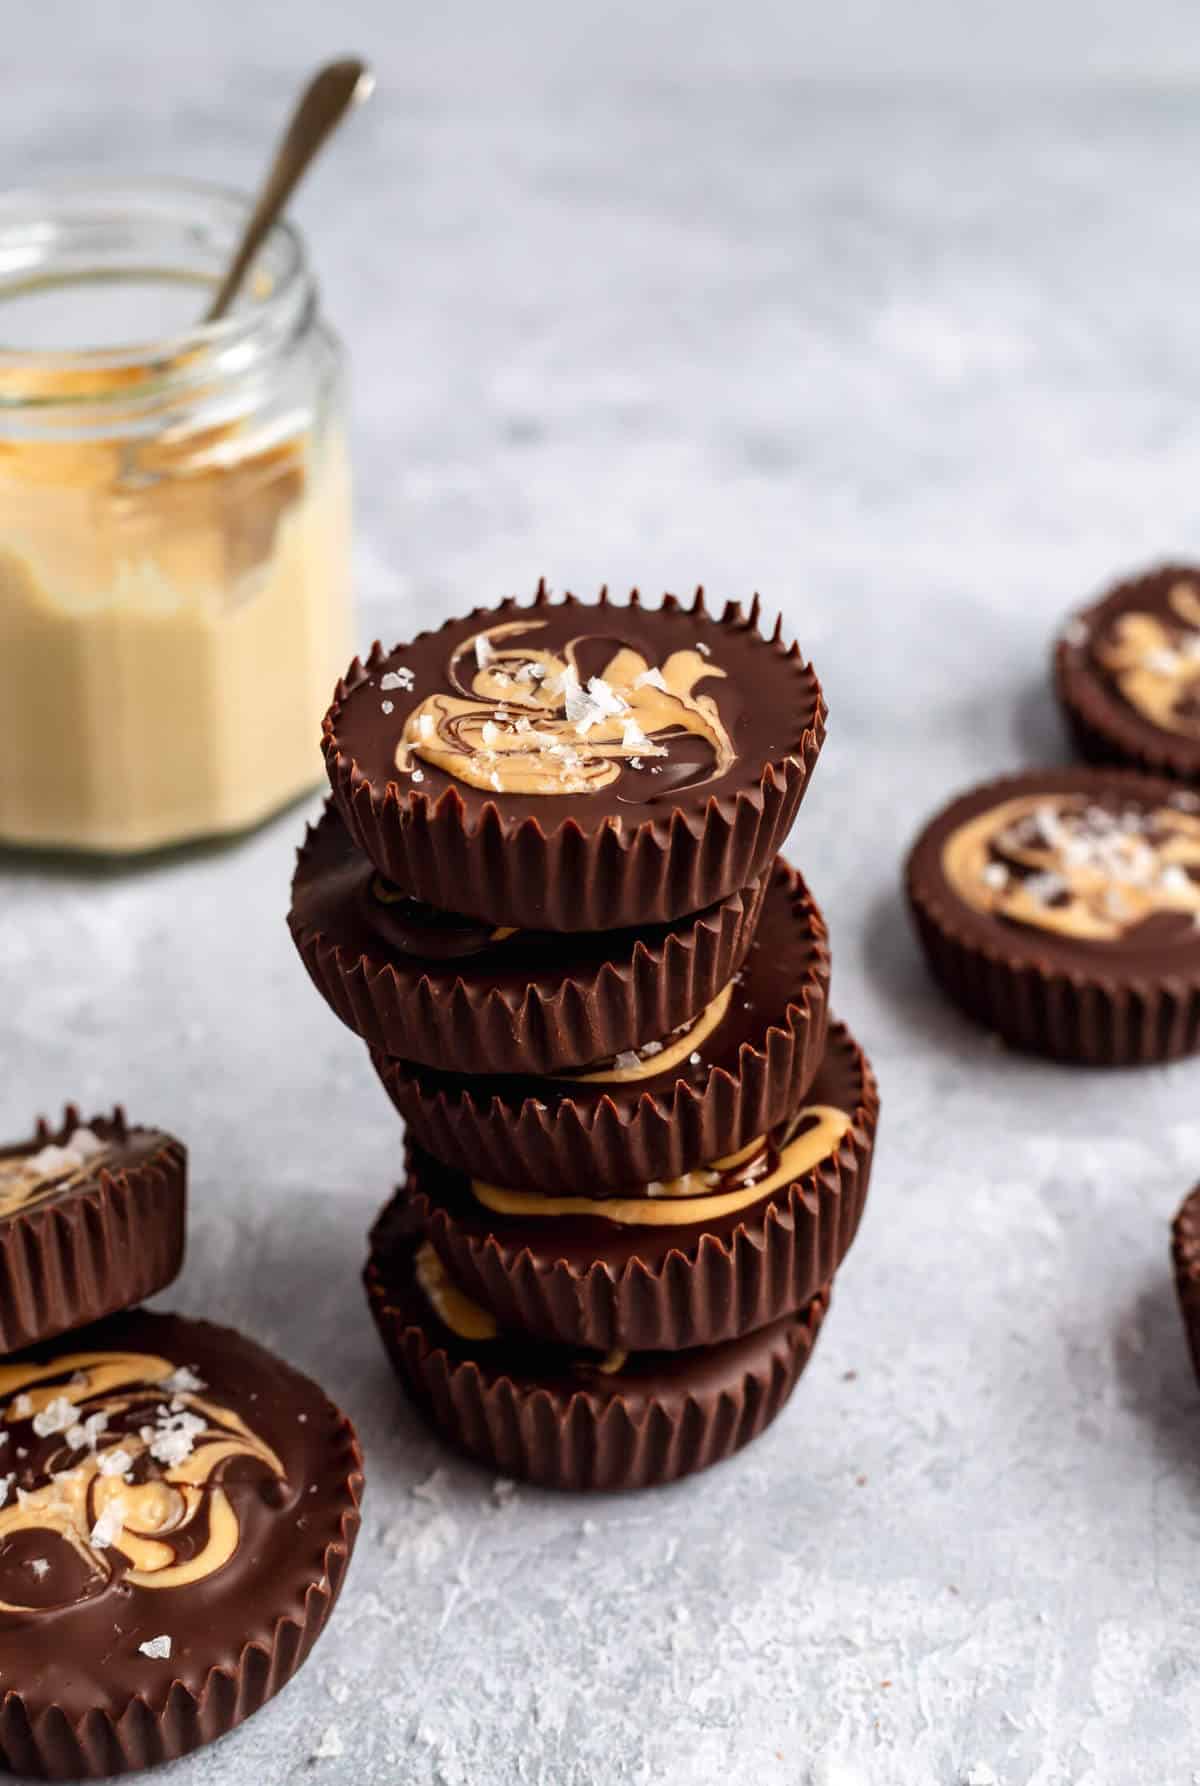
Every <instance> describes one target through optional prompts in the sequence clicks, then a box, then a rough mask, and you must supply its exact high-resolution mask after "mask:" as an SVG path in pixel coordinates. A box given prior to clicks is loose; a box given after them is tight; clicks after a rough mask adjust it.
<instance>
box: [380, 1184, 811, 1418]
mask: <svg viewBox="0 0 1200 1786" xmlns="http://www.w3.org/2000/svg"><path fill="white" fill-rule="evenodd" d="M425 1244H428V1243H425ZM421 1245H422V1238H421V1234H420V1230H419V1227H418V1226H417V1224H416V1223H415V1222H414V1220H413V1216H412V1212H411V1210H409V1209H407V1208H406V1207H405V1205H404V1204H403V1203H402V1202H401V1201H400V1200H399V1199H397V1200H396V1201H395V1202H393V1203H392V1204H389V1206H388V1208H387V1210H386V1211H385V1212H384V1216H383V1218H381V1220H380V1222H379V1223H377V1224H376V1228H375V1231H374V1233H373V1235H372V1252H371V1259H370V1263H369V1265H368V1268H367V1287H368V1292H369V1294H370V1295H371V1297H372V1300H373V1301H375V1302H376V1303H377V1304H380V1305H384V1306H386V1308H387V1309H389V1310H390V1311H391V1315H392V1318H393V1319H395V1320H398V1321H399V1323H400V1324H401V1325H402V1326H411V1327H415V1328H419V1329H420V1331H421V1334H422V1336H423V1338H424V1340H425V1342H426V1344H427V1345H428V1346H429V1347H430V1348H437V1349H440V1350H442V1351H444V1352H445V1353H446V1355H447V1357H448V1358H449V1359H450V1360H451V1362H452V1363H456V1364H457V1363H463V1362H466V1361H468V1360H469V1361H471V1362H472V1363H473V1364H474V1365H475V1366H476V1367H477V1369H478V1370H479V1372H480V1374H481V1376H482V1377H483V1378H484V1380H485V1382H489V1383H491V1382H496V1381H498V1380H499V1379H501V1378H507V1379H509V1380H510V1381H511V1382H513V1383H514V1384H515V1385H516V1387H517V1388H518V1390H530V1389H544V1390H546V1391H548V1392H549V1394H550V1395H551V1396H553V1397H554V1398H555V1399H556V1400H561V1401H563V1402H567V1401H569V1400H570V1398H571V1397H572V1396H574V1395H579V1394H586V1395H587V1396H589V1397H590V1398H591V1399H592V1400H593V1401H598V1402H604V1401H610V1400H618V1399H619V1400H621V1401H624V1402H627V1403H628V1404H629V1405H630V1406H631V1408H637V1407H638V1406H639V1405H642V1404H644V1403H645V1402H647V1401H651V1400H658V1401H666V1402H667V1403H668V1405H669V1404H670V1402H671V1401H673V1400H675V1399H682V1398H683V1397H685V1396H689V1395H691V1396H700V1395H704V1396H710V1395H715V1394H720V1393H721V1392H722V1391H723V1390H725V1391H728V1392H730V1393H731V1394H735V1395H736V1394H738V1393H739V1392H740V1391H741V1389H742V1386H743V1383H744V1379H745V1377H746V1375H747V1374H748V1373H749V1372H756V1373H757V1372H760V1371H762V1370H763V1369H764V1368H766V1367H767V1366H768V1365H769V1364H770V1361H771V1360H772V1359H773V1358H774V1357H776V1356H781V1357H785V1356H786V1355H787V1354H788V1353H789V1352H790V1351H791V1350H792V1349H793V1347H795V1346H796V1345H799V1344H802V1343H803V1341H804V1340H805V1338H806V1337H808V1335H809V1329H810V1326H811V1323H812V1322H813V1320H814V1318H815V1317H816V1314H817V1312H818V1310H817V1309H816V1308H815V1306H814V1304H809V1305H808V1306H806V1307H805V1308H803V1309H800V1310H798V1311H797V1313H796V1314H794V1315H788V1316H785V1317H784V1318H783V1319H782V1320H778V1321H772V1322H770V1323H769V1324H768V1325H767V1326H765V1327H760V1328H758V1329H757V1330H756V1331H755V1332H753V1333H749V1334H745V1335H744V1336H743V1337H742V1338H740V1339H736V1340H724V1341H722V1342H720V1343H719V1344H718V1345H715V1346H694V1347H692V1348H690V1349H689V1350H687V1351H683V1352H629V1353H618V1354H615V1355H610V1356H609V1357H607V1358H605V1356H604V1355H603V1354H601V1353H599V1352H588V1351H584V1350H575V1349H573V1348H571V1347H569V1346H561V1345H553V1344H549V1343H547V1342H545V1341H542V1340H534V1339H527V1338H526V1337H525V1336H524V1335H523V1334H517V1333H507V1332H500V1333H497V1334H496V1336H495V1337H494V1338H492V1339H466V1338H464V1337H463V1336H462V1335H461V1334H459V1333H457V1332H456V1331H455V1330H454V1328H453V1327H450V1326H448V1325H447V1324H446V1322H445V1321H444V1320H443V1319H442V1318H441V1316H440V1315H439V1314H438V1312H437V1310H436V1309H435V1308H434V1307H433V1304H432V1303H431V1301H430V1299H429V1297H428V1296H427V1295H426V1293H425V1291H424V1290H423V1289H422V1288H421V1286H420V1284H419V1283H418V1281H417V1272H416V1256H417V1251H418V1248H419V1247H420V1246H421ZM821 1300H822V1299H821V1298H817V1299H815V1302H816V1303H817V1304H819V1303H820V1302H821ZM603 1365H607V1366H608V1367H609V1368H607V1369H602V1368H601V1366H603Z"/></svg>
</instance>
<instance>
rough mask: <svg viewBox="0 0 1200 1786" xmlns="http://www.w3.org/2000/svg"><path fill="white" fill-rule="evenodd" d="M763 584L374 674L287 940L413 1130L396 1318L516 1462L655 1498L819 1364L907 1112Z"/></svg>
mask: <svg viewBox="0 0 1200 1786" xmlns="http://www.w3.org/2000/svg"><path fill="white" fill-rule="evenodd" d="M824 720H825V708H824V702H823V699H822V695H821V690H820V685H819V684H818V682H817V679H816V676H815V675H814V673H813V670H812V668H811V666H810V665H809V664H807V663H806V662H805V661H804V660H803V658H802V657H801V655H800V653H799V651H798V649H797V648H796V646H795V645H790V646H789V645H786V644H785V643H784V642H783V639H782V636H781V632H780V628H779V626H778V625H777V626H776V628H775V631H774V633H773V634H771V635H770V636H764V635H763V633H761V632H760V630H759V625H758V603H757V601H756V602H755V603H754V605H753V607H752V608H751V609H750V611H749V612H748V613H746V612H743V610H742V609H741V608H740V607H738V606H737V605H734V604H730V605H729V606H727V607H726V608H725V610H724V612H723V613H721V614H720V615H719V616H717V615H713V614H710V613H709V612H708V611H707V609H706V608H705V605H704V601H703V598H702V596H701V595H697V598H696V600H695V602H694V603H693V604H692V605H691V606H690V607H688V608H686V609H685V608H684V607H683V606H681V605H680V604H679V603H677V602H676V601H675V600H674V599H673V598H671V597H667V598H666V600H665V602H664V603H663V605H662V606H661V607H658V608H653V609H646V608H643V607H642V606H641V604H640V602H639V600H638V597H637V595H636V593H635V594H634V595H633V596H632V597H631V599H630V601H629V602H628V603H621V604H617V603H613V602H610V601H609V600H608V598H607V596H606V595H605V594H603V593H602V595H601V597H600V600H599V602H598V603H590V604H588V603H582V602H579V601H577V600H576V599H575V598H574V597H571V596H568V597H566V598H565V599H564V600H562V601H551V600H550V599H549V597H548V595H547V593H546V591H545V589H544V587H542V588H539V590H538V592H537V595H536V597H535V599H534V601H533V603H532V605H525V606H521V605H518V604H517V603H515V602H513V601H509V602H505V603H503V604H501V606H500V607H498V608H496V609H493V610H488V611H483V610H478V611H476V612H475V613H474V614H472V615H471V616H469V617H468V618H467V619H463V620H455V621H451V622H450V623H448V624H447V625H446V626H444V627H442V628H441V629H440V630H439V631H437V632H433V633H426V634H422V635H421V636H420V637H418V638H417V639H416V640H414V641H413V643H412V644H411V645H408V646H401V647H397V648H396V649H395V650H393V651H391V652H387V653H385V652H384V651H382V650H381V649H380V648H379V647H378V646H377V647H376V648H375V649H374V650H373V651H372V653H371V654H370V656H369V657H368V659H367V660H366V662H365V663H359V662H357V661H356V662H355V663H354V664H353V665H352V666H351V669H350V671H349V673H348V675H347V677H346V678H345V680H344V681H343V682H342V683H340V684H339V686H338V688H337V690H336V691H335V696H334V701H333V705H332V707H331V708H330V711H329V714H328V716H327V718H326V722H325V752H326V760H327V765H328V770H329V776H330V782H331V785H332V789H333V798H332V800H331V801H330V803H329V805H328V807H327V809H326V812H325V814H324V816H323V818H322V819H321V821H320V823H319V824H318V825H317V826H316V827H315V828H313V829H311V830H310V832H309V834H308V836H307V838H306V840H305V843H304V845H303V847H302V849H301V851H300V854H299V861H298V865H297V870H296V877H295V882H294V885H293V901H292V910H291V920H290V921H291V927H292V932H293V936H294V938H295V941H296V944H297V947H298V949H299V951H300V954H301V956H302V957H303V959H304V962H305V964H306V966H307V968H308V971H309V973H310V975H311V977H312V979H313V981H314V983H315V985H316V986H317V988H318V989H319V991H320V992H321V993H322V994H323V996H324V997H325V998H326V1000H327V1001H328V1003H329V1004H330V1005H331V1006H332V1008H333V1010H334V1011H335V1012H336V1013H337V1015H338V1016H339V1017H341V1019H342V1020H343V1022H345V1023H346V1024H348V1025H349V1026H350V1028H351V1029H353V1030H354V1031H355V1032H356V1033H357V1034H358V1035H359V1036H360V1037H362V1039H363V1040H364V1041H365V1042H366V1043H367V1045H368V1047H369V1049H370V1054H371V1060H372V1063H373V1065H374V1067H375V1070H376V1072H377V1074H378V1075H379V1078H380V1080H381V1081H382V1083H383V1085H384V1087H385V1089H386V1090H387V1093H388V1095H389V1097H390V1098H391V1100H392V1102H393V1103H394V1104H395V1106H396V1108H397V1109H398V1110H399V1111H400V1112H401V1114H402V1115H403V1117H404V1119H405V1122H406V1125H407V1153H406V1162H405V1165H406V1170H405V1179H404V1183H403V1184H402V1186H401V1188H400V1189H399V1190H398V1191H397V1193H396V1195H395V1196H394V1197H393V1199H392V1201H391V1202H390V1203H389V1204H388V1206H387V1207H386V1209H385V1210H384V1211H383V1212H382V1214H381V1215H380V1217H379V1219H378V1221H377V1223H376V1225H375V1228H374V1230H373V1232H372V1236H371V1246H370V1258H369V1262H368V1266H367V1273H366V1283H367V1291H368V1296H369V1299H370V1304H371V1308H372V1311H373V1313H374V1317H375V1320H376V1322H377V1324H378V1327H379V1330H380V1333H381V1336H382V1338H383V1341H384V1344H385V1346H386V1348H387V1351H388V1353H389V1355H390V1357H391V1358H392V1360H393V1362H394V1364H395V1366H396V1368H397V1370H398V1372H399V1374H400V1376H401V1378H402V1380H403V1381H404V1383H405V1384H406V1385H407V1387H408V1389H409V1390H410V1392H411V1393H412V1395H413V1396H414V1398H415V1399H416V1401H417V1402H418V1403H419V1405H420V1406H421V1407H422V1408H423V1409H424V1410H425V1411H426V1413H427V1414H428V1416H429V1417H430V1419H431V1420H432V1421H433V1423H434V1424H435V1425H436V1427H437V1428H438V1429H439V1430H440V1431H441V1432H442V1433H444V1434H445V1436H446V1437H447V1438H448V1439H449V1440H450V1441H451V1442H452V1443H454V1444H456V1445H457V1446H458V1447H460V1448H461V1449H463V1450H465V1451H467V1452H468V1453H470V1454H471V1455H473V1456H475V1457H477V1458H479V1459H481V1460H483V1461H485V1462H487V1463H489V1464H490V1465H492V1466H493V1467H494V1468H496V1469H498V1470H499V1471H501V1472H503V1473H504V1474H505V1475H508V1476H514V1477H522V1478H526V1479H530V1480H533V1481H537V1482H540V1483H543V1484H546V1485H550V1486H556V1487H564V1488H572V1489H617V1488H632V1487H644V1486H647V1485H650V1484H653V1483H660V1482H665V1481H669V1480H672V1479H673V1478H675V1477H679V1476H682V1475H685V1474H687V1473H688V1472H689V1471H693V1470H696V1469H700V1468H703V1467H704V1466H706V1465H708V1464H711V1463H715V1462H718V1461H719V1460H720V1459H722V1458H724V1457H726V1456H728V1455H730V1454H731V1453H732V1452H733V1451H735V1450H736V1449H738V1448H739V1447H740V1446H741V1445H743V1444H745V1443H747V1442H748V1441H749V1440H750V1439H751V1438H753V1437H755V1436H756V1435H757V1434H758V1433H759V1432H761V1431H762V1430H763V1429H764V1428H765V1427H766V1426H767V1425H768V1424H769V1423H770V1421H771V1420H772V1419H773V1418H774V1416H775V1415H776V1413H778V1411H779V1409H780V1407H781V1406H782V1405H783V1403H784V1401H785V1400H786V1399H787V1397H788V1395H789V1394H790V1392H791V1390H792V1388H793V1386H794V1384H795V1382H796V1380H797V1378H798V1377H799V1375H800V1372H801V1371H802V1370H803V1368H804V1365H805V1364H806V1363H807V1361H808V1358H809V1355H810V1353H811V1351H812V1347H813V1344H814V1342H815V1340H816V1337H817V1333H818V1331H819V1329H820V1326H821V1322H822V1320H823V1319H824V1316H825V1313H826V1310H827V1308H828V1305H829V1295H830V1287H831V1285H832V1281H833V1277H834V1274H835V1272H836V1271H837V1269H838V1267H839V1265H840V1264H841V1262H842V1259H843V1258H844V1256H845V1254H846V1251H847V1249H848V1248H849V1246H850V1244H851V1242H852V1240H853V1238H854V1235H855V1232H856V1230H857V1227H858V1223H859V1219H860V1217H861V1214H862V1210H863V1205H864V1201H865V1198H866V1192H867V1182H868V1174H869V1169H870V1162H871V1153H872V1147H873V1142H874V1134H875V1127H876V1121H877V1116H878V1097H877V1092H876V1087H875V1083H874V1079H873V1076H872V1074H871V1070H870V1067H869V1065H868V1063H867V1061H866V1059H865V1057H864V1056H863V1054H862V1052H861V1050H860V1049H859V1047H858V1045H857V1044H856V1042H855V1041H854V1039H853V1038H852V1037H851V1035H850V1034H849V1032H848V1031H847V1030H846V1029H845V1028H844V1027H843V1026H842V1025H841V1024H838V1023H836V1022H833V1021H831V1019H830V1017H829V1011H828V993H829V977H830V957H829V948H828V938H827V932H826V928H825V924H824V921H823V919H822V916H821V913H820V911H819V910H818V908H817V905H816V903H815V901H814V900H813V898H812V895H811V894H810V893H809V891H808V888H807V887H806V885H805V883H804V881H803V880H802V878H801V877H800V875H799V874H798V873H797V872H796V870H795V869H793V868H791V867H789V866H788V865H787V863H785V862H784V861H782V860H781V859H780V858H779V856H778V854H777V852H778V850H779V848H780V845H781V844H782V842H783V839H784V837H785V836H786V834H787V832H788V830H789V829H790V827H791V824H792V821H793V819H794V817H795V815H796V811H797V809H798V807H799V804H800V801H801V798H802V796H803V793H804V790H805V787H806V785H807V781H808V778H809V775H810V773H811V771H812V768H813V765H814V764H815V762H816V759H817V755H818V752H819V750H820V747H821V743H822V739H823V735H824Z"/></svg>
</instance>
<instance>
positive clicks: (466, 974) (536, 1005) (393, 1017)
mask: <svg viewBox="0 0 1200 1786" xmlns="http://www.w3.org/2000/svg"><path fill="white" fill-rule="evenodd" d="M766 878H767V877H766V876H765V875H764V876H762V877H761V878H760V879H759V880H758V881H757V882H756V883H755V884H754V886H752V887H744V888H740V889H739V890H738V891H737V892H736V893H731V894H730V895H729V896H728V898H727V899H724V900H723V901H722V902H721V904H720V905H718V906H714V907H711V908H710V909H709V910H708V911H706V912H700V913H698V914H697V915H696V916H694V917H690V918H680V919H677V920H675V922H674V923H672V924H670V925H660V926H658V927H656V928H653V929H642V930H610V931H599V932H596V933H594V934H591V935H580V934H578V933H576V934H573V935H570V936H551V935H550V934H548V933H547V932H544V931H543V932H538V933H521V932H518V933H517V934H516V935H513V936H507V937H503V938H501V939H499V940H494V939H493V932H492V930H491V928H490V927H487V926H481V925H479V924H477V923H472V921H471V920H468V919H463V920H461V921H460V922H459V923H457V924H453V923H452V922H451V921H450V920H448V919H446V918H444V917H443V916H442V915H441V914H434V913H430V912H428V911H427V910H426V909H425V908H417V910H416V911H415V912H411V911H406V910H405V909H404V906H403V904H402V903H401V904H400V905H396V904H392V905H388V904H383V903H381V901H380V897H379V875H378V871H377V870H376V869H375V868H374V866H373V865H372V863H371V862H370V860H369V859H368V858H367V857H366V856H364V855H363V854H362V853H361V851H360V850H359V849H358V848H357V846H356V845H355V844H354V842H353V841H352V839H351V838H350V836H349V834H348V833H347V831H346V828H345V826H344V825H343V823H342V820H341V818H340V816H339V814H338V812H337V809H336V807H335V806H334V805H333V803H332V801H331V802H330V803H329V804H328V805H327V807H326V810H325V814H324V816H323V818H322V819H321V821H320V823H319V824H318V825H317V826H316V827H315V828H313V829H310V831H309V833H308V836H307V837H306V839H305V841H304V844H303V846H302V847H301V850H300V852H299V859H298V862H297V866H296V877H295V880H294V882H293V884H292V909H291V912H290V914H289V918H288V922H289V924H290V927H291V932H292V938H293V940H294V942H295V944H296V947H297V949H298V950H299V953H300V956H301V959H302V960H303V962H304V965H305V967H306V968H307V969H308V972H309V976H310V978H311V979H312V982H313V984H314V986H315V987H316V988H317V991H318V992H319V993H320V994H321V996H322V997H323V998H324V999H325V1001H326V1003H327V1004H328V1005H329V1006H330V1008H331V1009H332V1010H333V1011H334V1012H335V1013H336V1015H337V1016H338V1017H340V1018H341V1020H342V1022H343V1023H344V1024H346V1025H347V1027H348V1028H350V1029H352V1030H353V1031H354V1032H355V1033H356V1034H357V1035H359V1036H361V1037H362V1039H363V1041H365V1042H366V1043H367V1045H368V1047H371V1048H374V1049H377V1050H378V1051H379V1052H380V1053H382V1054H387V1055H393V1056H399V1057H401V1058H403V1059H406V1060H411V1061H418V1062H421V1063H422V1064H423V1065H425V1066H429V1067H435V1068H441V1069H444V1070H447V1071H451V1072H456V1073H512V1072H523V1073H552V1072H555V1071H560V1070H562V1069H563V1068H571V1067H582V1066H585V1065H586V1064H587V1063H588V1062H589V1061H593V1060H602V1059H604V1058H606V1057H607V1056H609V1055H615V1054H619V1053H621V1052H623V1051H624V1050H627V1049H633V1048H637V1047H638V1046H639V1045H640V1044H641V1043H643V1042H648V1041H652V1040H654V1039H655V1038H656V1037H658V1036H663V1035H668V1034H669V1033H670V1032H671V1031H672V1030H674V1029H676V1028H678V1027H679V1026H680V1025H681V1024H684V1023H687V1022H689V1021H690V1020H691V1019H692V1018H693V1017H695V1016H696V1015H697V1014H698V1013H699V1012H700V1011H702V1010H703V1009H704V1008H705V1006H706V1005H708V1004H709V1003H710V1002H711V1000H712V999H714V998H715V997H716V995H717V993H718V992H719V991H720V990H721V988H722V987H723V986H724V985H725V984H726V983H727V982H728V981H729V980H730V979H731V978H732V976H733V975H734V974H735V973H736V972H737V970H738V968H740V967H741V965H742V962H743V961H744V960H745V957H746V952H747V950H748V949H749V947H750V943H751V939H752V938H753V935H754V930H755V926H756V925H757V923H758V915H759V912H760V910H761V907H762V897H763V894H764V892H765V890H766ZM431 947H435V948H437V949H439V950H440V951H442V953H440V954H439V956H437V957H436V958H435V957H434V956H433V955H432V954H430V953H423V952H422V951H423V950H429V949H430V948H431Z"/></svg>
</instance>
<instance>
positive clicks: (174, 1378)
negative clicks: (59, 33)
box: [163, 1364, 208, 1395]
mask: <svg viewBox="0 0 1200 1786" xmlns="http://www.w3.org/2000/svg"><path fill="white" fill-rule="evenodd" d="M163 1388H164V1389H165V1390H166V1391H167V1392H168V1394H170V1395H198V1394H199V1393H200V1391H201V1390H202V1389H207V1388H208V1384H207V1383H206V1382H205V1381H204V1379H203V1378H202V1377H198V1376H197V1375H196V1373H195V1371H192V1370H189V1369H188V1367H187V1365H186V1364H181V1365H180V1367H179V1369H178V1370H176V1371H172V1372H171V1375H170V1376H169V1377H166V1378H164V1380H163Z"/></svg>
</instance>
